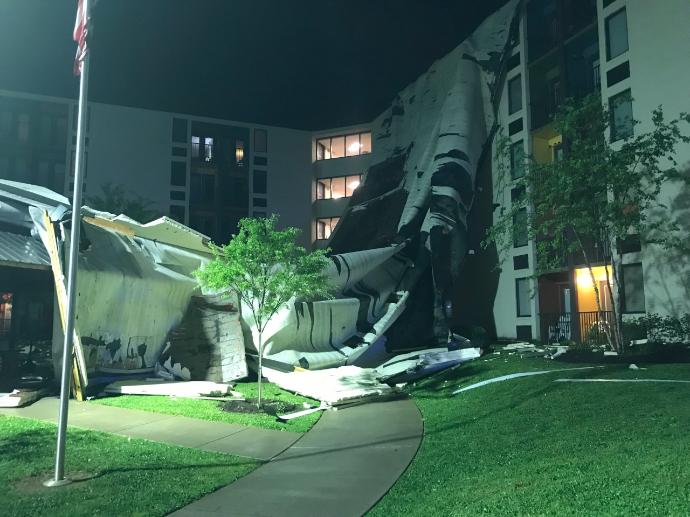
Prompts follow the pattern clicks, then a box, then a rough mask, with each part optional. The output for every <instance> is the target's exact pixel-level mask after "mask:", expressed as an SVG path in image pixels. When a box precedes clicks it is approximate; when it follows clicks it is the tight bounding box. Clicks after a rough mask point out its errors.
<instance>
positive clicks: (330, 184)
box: [316, 174, 362, 199]
mask: <svg viewBox="0 0 690 517" xmlns="http://www.w3.org/2000/svg"><path fill="white" fill-rule="evenodd" d="M361 182H362V175H361V174H358V175H355V176H339V177H337V178H322V179H320V180H317V182H316V199H341V198H344V197H351V196H352V194H353V193H354V191H355V189H357V187H359V185H360V183H361Z"/></svg>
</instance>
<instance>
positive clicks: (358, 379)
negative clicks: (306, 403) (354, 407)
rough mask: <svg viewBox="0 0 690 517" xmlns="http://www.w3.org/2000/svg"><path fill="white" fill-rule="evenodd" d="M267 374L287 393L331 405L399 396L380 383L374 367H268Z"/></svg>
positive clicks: (390, 388) (267, 376)
mask: <svg viewBox="0 0 690 517" xmlns="http://www.w3.org/2000/svg"><path fill="white" fill-rule="evenodd" d="M263 374H264V377H266V379H268V380H269V381H270V382H272V383H274V384H276V385H277V386H280V387H281V388H283V389H285V390H288V391H292V392H293V393H297V394H299V395H302V396H304V397H309V398H312V399H315V400H320V401H321V402H326V403H327V404H330V405H337V404H344V403H347V402H352V401H355V400H374V399H377V398H380V397H384V396H388V395H391V394H393V393H395V389H394V388H392V387H390V386H389V385H388V384H383V383H381V382H380V381H379V380H378V378H377V375H376V371H375V370H374V369H371V368H359V367H357V366H340V367H338V368H328V369H326V370H296V371H292V372H281V371H279V370H275V369H273V368H270V367H266V366H264V367H263Z"/></svg>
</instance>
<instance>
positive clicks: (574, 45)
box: [553, 27, 601, 105]
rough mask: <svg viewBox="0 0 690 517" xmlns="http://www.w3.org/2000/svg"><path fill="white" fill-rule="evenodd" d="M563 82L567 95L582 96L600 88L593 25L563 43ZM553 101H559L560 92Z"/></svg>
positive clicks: (597, 52)
mask: <svg viewBox="0 0 690 517" xmlns="http://www.w3.org/2000/svg"><path fill="white" fill-rule="evenodd" d="M565 70H566V71H567V74H568V80H567V81H566V82H565V86H566V91H565V94H566V96H567V97H576V98H582V97H584V96H586V95H589V94H590V93H593V92H595V91H597V90H598V89H599V88H600V83H601V81H600V79H599V73H600V72H599V37H598V33H597V30H596V28H595V27H593V28H591V29H590V30H587V31H585V32H583V33H582V34H579V35H578V36H577V37H576V38H574V39H573V40H572V41H569V42H568V43H567V44H566V45H565ZM553 95H554V103H555V105H558V103H556V102H555V101H556V100H557V101H558V102H559V103H560V92H559V93H558V97H556V95H557V94H556V93H555V92H554V93H553Z"/></svg>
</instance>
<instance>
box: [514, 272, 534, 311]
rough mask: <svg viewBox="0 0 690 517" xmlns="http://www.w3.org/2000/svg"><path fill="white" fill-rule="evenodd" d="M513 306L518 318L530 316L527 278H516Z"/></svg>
mask: <svg viewBox="0 0 690 517" xmlns="http://www.w3.org/2000/svg"><path fill="white" fill-rule="evenodd" d="M515 306H516V308H517V315H518V317H519V318H521V317H526V316H531V315H532V308H531V307H530V296H529V278H518V279H516V280H515Z"/></svg>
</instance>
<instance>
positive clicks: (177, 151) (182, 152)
mask: <svg viewBox="0 0 690 517" xmlns="http://www.w3.org/2000/svg"><path fill="white" fill-rule="evenodd" d="M172 155H173V156H179V157H182V158H184V157H185V156H187V148H186V147H173V148H172Z"/></svg>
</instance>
